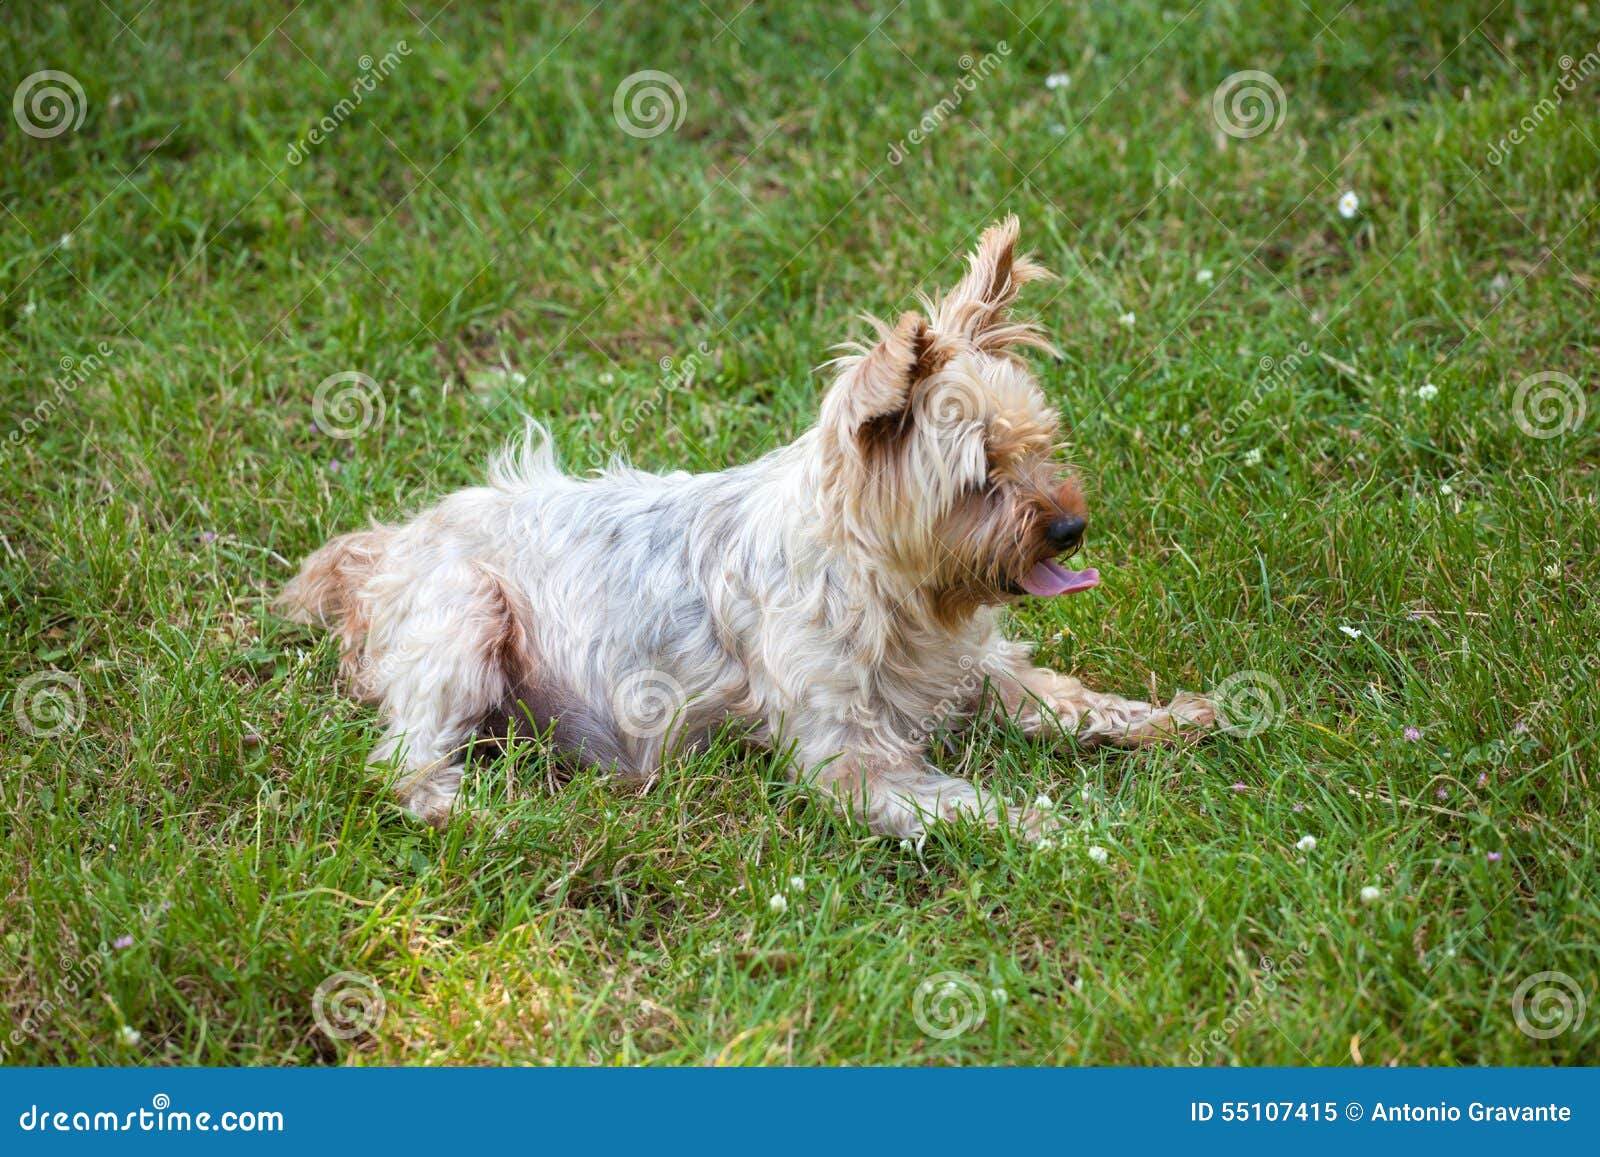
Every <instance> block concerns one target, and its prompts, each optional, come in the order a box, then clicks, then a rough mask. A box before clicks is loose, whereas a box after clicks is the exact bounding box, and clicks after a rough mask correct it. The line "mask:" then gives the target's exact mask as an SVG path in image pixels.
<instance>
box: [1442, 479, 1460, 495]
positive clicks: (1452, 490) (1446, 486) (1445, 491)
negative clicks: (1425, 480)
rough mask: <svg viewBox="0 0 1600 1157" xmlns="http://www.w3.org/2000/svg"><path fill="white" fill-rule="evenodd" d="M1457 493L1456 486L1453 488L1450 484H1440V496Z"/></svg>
mask: <svg viewBox="0 0 1600 1157" xmlns="http://www.w3.org/2000/svg"><path fill="white" fill-rule="evenodd" d="M1455 492H1456V488H1455V487H1454V486H1451V485H1450V483H1448V482H1441V483H1439V493H1440V494H1454V493H1455Z"/></svg>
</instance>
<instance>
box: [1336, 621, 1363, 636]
mask: <svg viewBox="0 0 1600 1157" xmlns="http://www.w3.org/2000/svg"><path fill="white" fill-rule="evenodd" d="M1339 630H1341V631H1343V632H1344V633H1345V634H1347V635H1349V636H1350V637H1351V638H1352V639H1359V638H1360V637H1361V628H1359V627H1347V626H1344V625H1343V624H1340V626H1339Z"/></svg>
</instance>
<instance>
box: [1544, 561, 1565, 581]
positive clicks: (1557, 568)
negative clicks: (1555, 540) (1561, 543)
mask: <svg viewBox="0 0 1600 1157" xmlns="http://www.w3.org/2000/svg"><path fill="white" fill-rule="evenodd" d="M1544 575H1545V578H1560V577H1561V564H1560V563H1559V562H1553V563H1551V564H1550V565H1548V566H1547V567H1545V568H1544Z"/></svg>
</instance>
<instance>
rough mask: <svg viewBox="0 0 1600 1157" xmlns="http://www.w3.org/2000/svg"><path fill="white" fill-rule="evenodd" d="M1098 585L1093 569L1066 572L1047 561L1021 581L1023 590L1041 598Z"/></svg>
mask: <svg viewBox="0 0 1600 1157" xmlns="http://www.w3.org/2000/svg"><path fill="white" fill-rule="evenodd" d="M1099 585H1100V572H1099V571H1097V570H1095V569H1094V567H1090V568H1089V569H1088V570H1067V569H1066V568H1065V567H1064V566H1062V565H1061V564H1059V563H1056V562H1052V561H1050V560H1048V559H1046V560H1045V561H1044V562H1041V563H1040V564H1039V565H1038V566H1036V567H1034V568H1033V569H1032V570H1031V571H1029V572H1028V577H1027V578H1025V579H1023V580H1022V589H1023V590H1025V591H1027V592H1028V593H1029V594H1030V595H1038V596H1040V597H1041V598H1049V597H1050V596H1052V595H1070V594H1074V593H1076V592H1078V591H1086V590H1088V589H1089V588H1090V587H1097V586H1099Z"/></svg>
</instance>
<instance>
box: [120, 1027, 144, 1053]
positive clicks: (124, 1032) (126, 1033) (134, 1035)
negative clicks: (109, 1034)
mask: <svg viewBox="0 0 1600 1157" xmlns="http://www.w3.org/2000/svg"><path fill="white" fill-rule="evenodd" d="M141 1039H143V1034H142V1033H140V1032H139V1030H138V1029H136V1028H134V1027H133V1026H132V1025H127V1024H125V1025H123V1026H122V1027H121V1028H119V1029H118V1030H117V1043H119V1044H121V1045H124V1046H125V1047H127V1048H130V1049H131V1048H132V1047H133V1046H134V1045H136V1044H138V1043H139V1041H140V1040H141Z"/></svg>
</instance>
